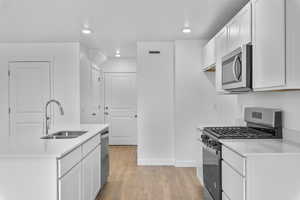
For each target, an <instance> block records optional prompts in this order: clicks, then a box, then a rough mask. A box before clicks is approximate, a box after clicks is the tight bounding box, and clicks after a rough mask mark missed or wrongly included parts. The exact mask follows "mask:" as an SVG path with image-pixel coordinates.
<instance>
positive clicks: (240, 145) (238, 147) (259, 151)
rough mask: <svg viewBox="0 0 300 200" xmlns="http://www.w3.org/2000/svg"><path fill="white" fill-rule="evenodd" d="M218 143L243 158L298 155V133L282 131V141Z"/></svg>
mask: <svg viewBox="0 0 300 200" xmlns="http://www.w3.org/2000/svg"><path fill="white" fill-rule="evenodd" d="M220 142H221V143H222V144H223V145H224V146H226V147H228V148H230V149H231V150H233V151H235V152H237V153H239V154H240V155H242V156H244V157H249V156H259V155H299V156H300V132H299V131H294V130H287V129H284V130H283V139H272V140H269V139H254V140H251V139H238V140H236V139H235V140H226V139H223V140H220Z"/></svg>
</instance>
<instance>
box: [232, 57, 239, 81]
mask: <svg viewBox="0 0 300 200" xmlns="http://www.w3.org/2000/svg"><path fill="white" fill-rule="evenodd" d="M238 58H239V56H235V58H234V61H233V66H232V73H233V77H234V79H235V81H239V78H238V77H237V75H236V64H237V62H238Z"/></svg>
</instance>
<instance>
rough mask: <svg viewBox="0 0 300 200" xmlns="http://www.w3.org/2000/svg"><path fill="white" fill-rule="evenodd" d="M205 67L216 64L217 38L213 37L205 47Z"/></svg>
mask: <svg viewBox="0 0 300 200" xmlns="http://www.w3.org/2000/svg"><path fill="white" fill-rule="evenodd" d="M203 61H204V65H203V69H204V70H207V69H209V68H211V67H213V66H214V65H215V64H216V50H215V38H212V39H211V40H210V41H209V42H208V43H207V44H206V45H205V46H204V49H203Z"/></svg>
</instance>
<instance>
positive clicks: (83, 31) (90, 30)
mask: <svg viewBox="0 0 300 200" xmlns="http://www.w3.org/2000/svg"><path fill="white" fill-rule="evenodd" d="M81 33H83V34H86V35H89V34H91V33H93V31H92V29H90V28H83V29H82V30H81Z"/></svg>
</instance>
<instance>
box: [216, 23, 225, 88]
mask: <svg viewBox="0 0 300 200" xmlns="http://www.w3.org/2000/svg"><path fill="white" fill-rule="evenodd" d="M215 42H216V44H215V45H216V57H217V62H216V90H217V92H220V93H225V90H223V86H222V57H223V56H224V53H225V52H226V46H227V28H226V27H225V28H223V29H222V30H221V32H220V33H219V34H218V35H217V36H216V38H215Z"/></svg>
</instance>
